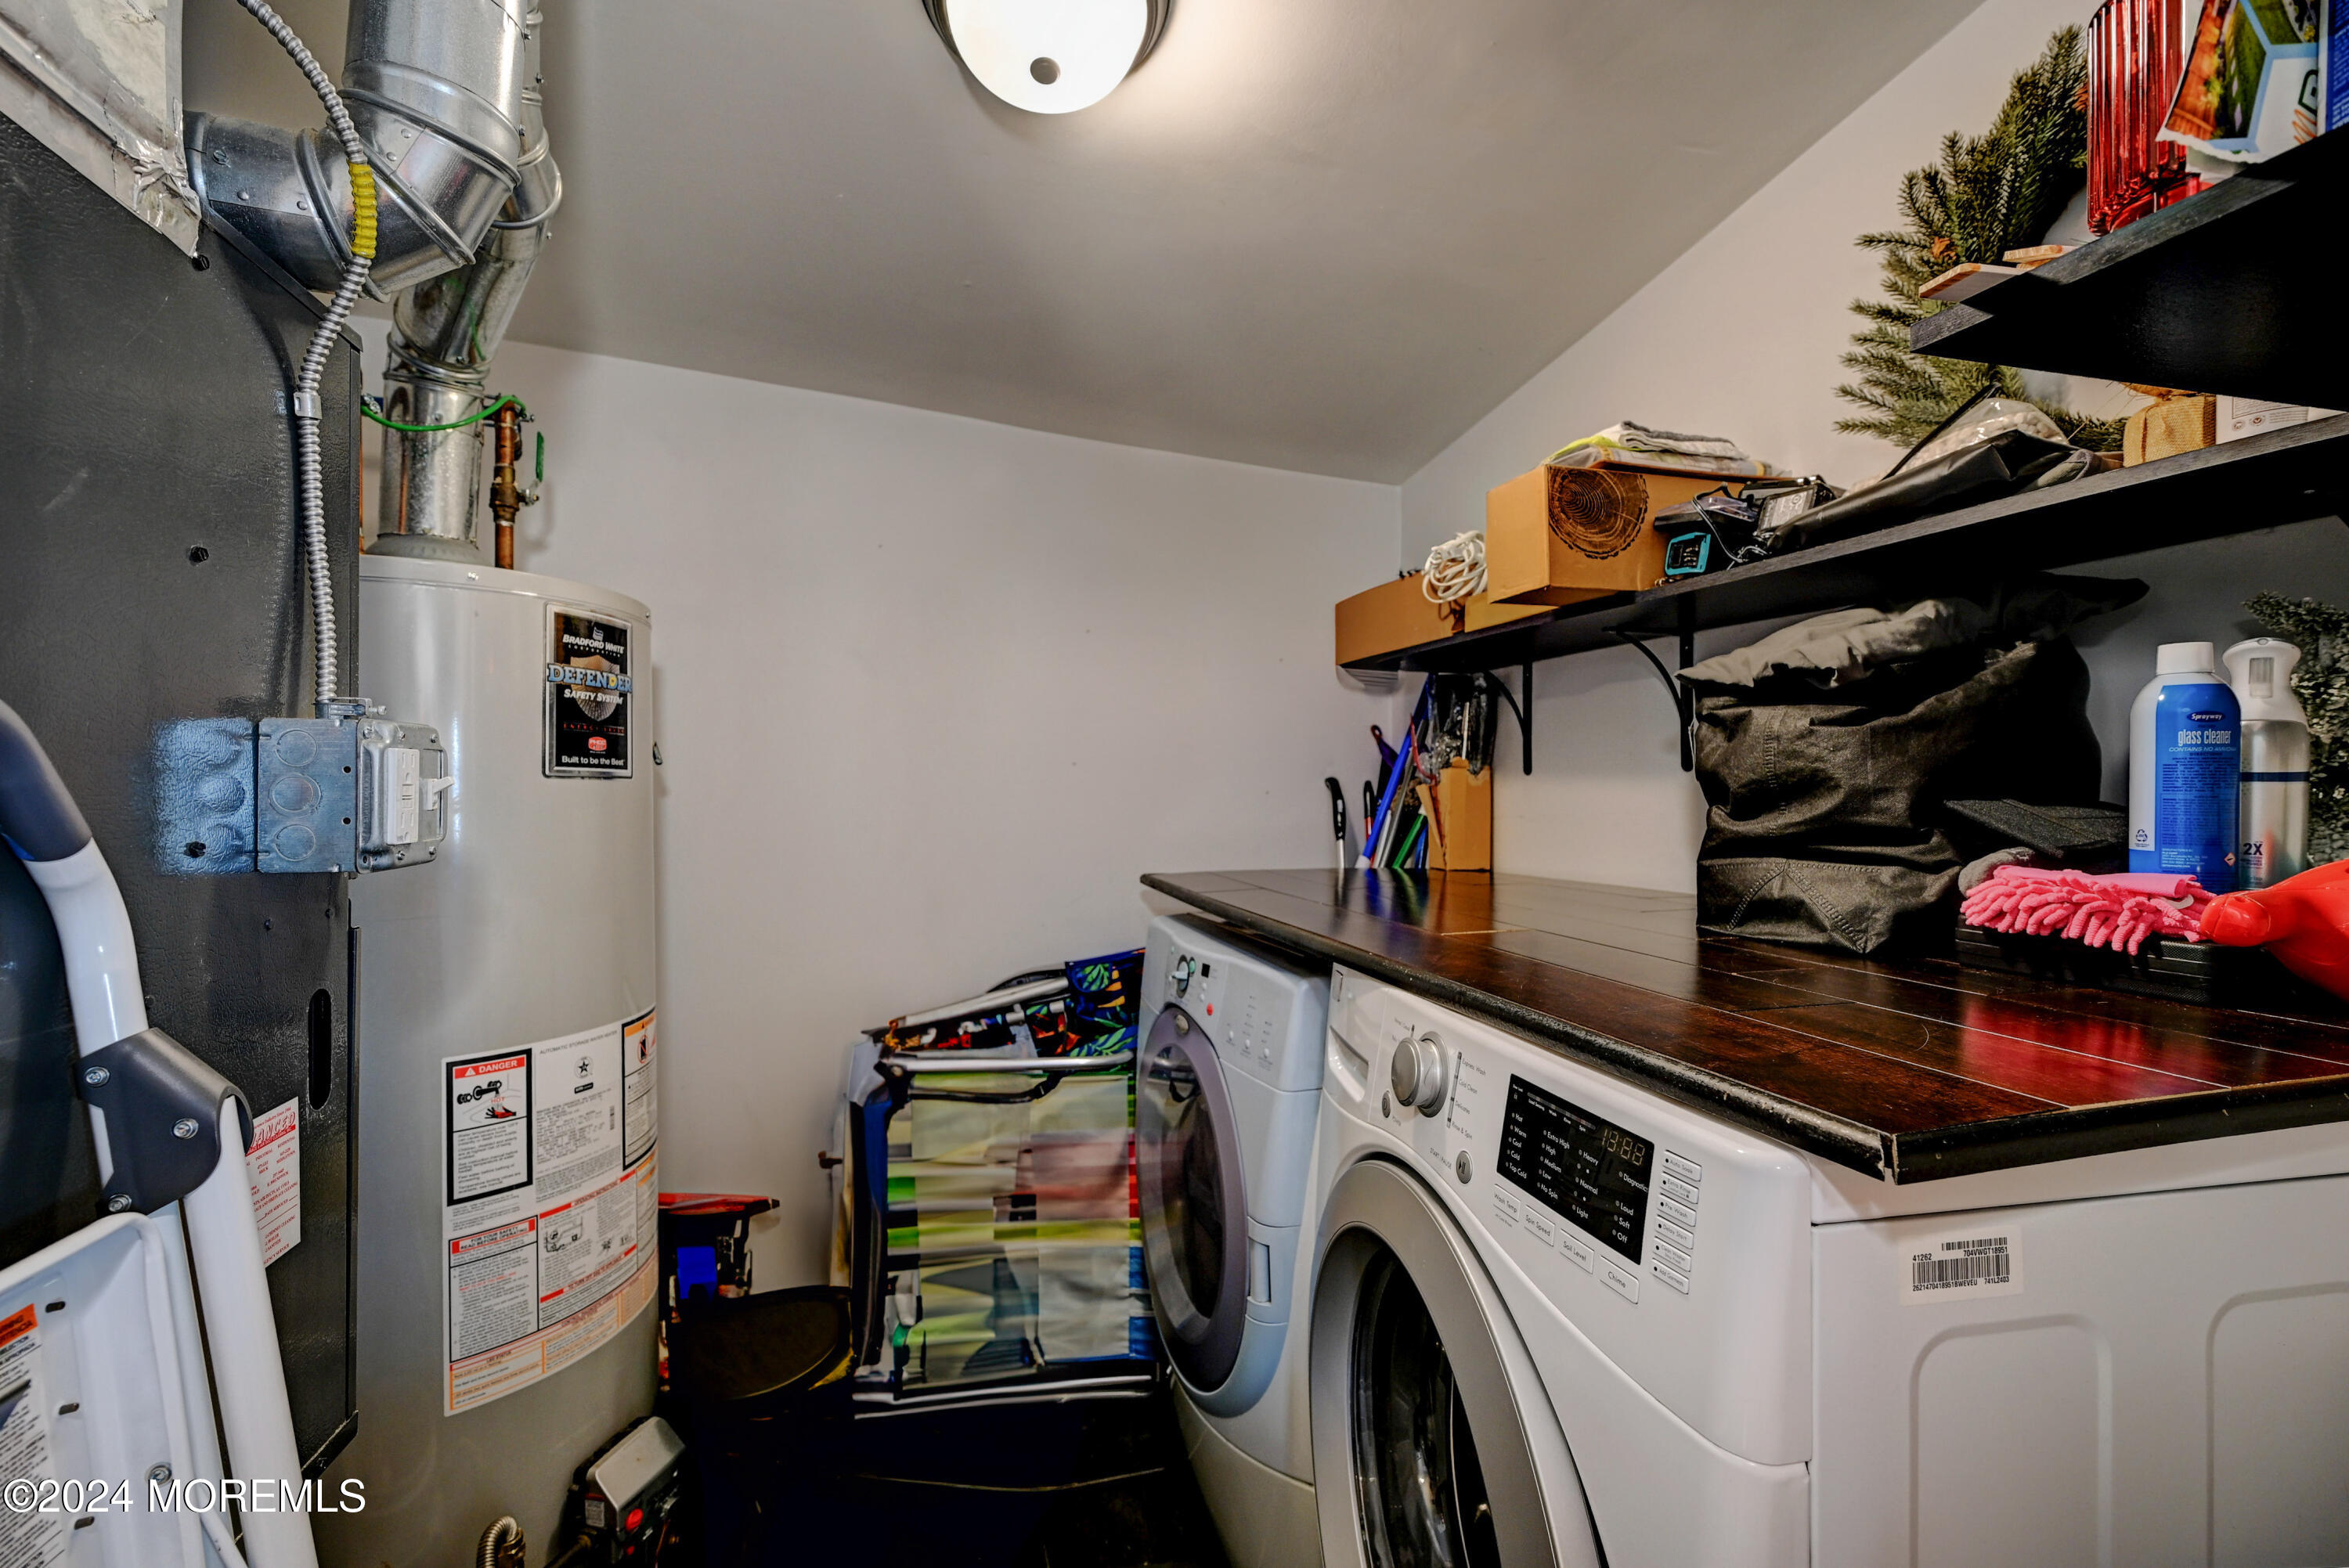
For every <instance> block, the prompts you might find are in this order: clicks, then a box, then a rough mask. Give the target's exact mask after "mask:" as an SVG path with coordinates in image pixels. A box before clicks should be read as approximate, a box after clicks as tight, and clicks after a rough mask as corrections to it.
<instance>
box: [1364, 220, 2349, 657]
mask: <svg viewBox="0 0 2349 1568" xmlns="http://www.w3.org/2000/svg"><path fill="white" fill-rule="evenodd" d="M2224 190H2225V187H2223V186H2222V187H2220V192H2213V194H2218V193H2221V192H2223V191H2224ZM2198 200H2199V198H2198ZM2175 210H2176V209H2173V211H2175ZM2152 221H2153V220H2150V219H2148V220H2147V222H2152ZM1999 286H2000V287H2005V286H2006V285H2005V284H2001V285H1999ZM2344 494H2349V415H2344V416H2337V417H2335V418H2329V419H2323V420H2320V421H2318V422H2316V423H2314V424H2309V425H2300V426H2295V427H2292V428H2287V429H2282V430H2271V431H2269V432H2267V433H2266V434H2264V435H2259V436H2253V437H2251V438H2249V439H2246V440H2241V441H2230V442H2229V443H2228V444H2226V445H2225V446H2220V447H2206V448H2204V449H2202V450H2200V451H2198V452H2185V453H2181V454H2180V455H2178V456H2177V457H2174V458H2165V459H2161V460H2160V461H2158V462H2152V463H2147V464H2145V465H2144V466H2142V467H2140V468H2134V469H2116V470H2115V471H2113V472H2111V473H2105V474H2097V475H2095V476H2093V477H2091V478H2088V479H2085V480H2075V481H2074V482H2073V483H2071V484H2068V485H2062V486H2058V487H2057V488H2055V489H2054V490H2033V491H2030V492H2027V493H2025V494H2023V495H2019V496H2010V497H2008V498H2007V499H2006V500H1995V501H1990V502H1987V503H1985V504H1984V505H1982V506H1972V507H1967V508H1965V509H1964V510H1963V511H1951V512H1944V513H1942V514H1941V515H1940V516H1938V517H1930V518H1926V519H1924V520H1922V521H1918V522H1910V523H1904V524H1902V525H1901V526H1899V527H1898V528H1888V529H1885V530H1882V531H1879V532H1876V533H1868V534H1863V535H1861V536H1860V537H1858V538H1857V539H1847V540H1844V541H1842V542H1839V543H1835V544H1823V545H1819V546H1817V547H1816V548H1815V549H1810V550H1803V551H1797V552H1794V553H1793V554H1790V555H1782V556H1776V557H1773V558H1772V559H1769V560H1766V561H1757V562H1754V563H1753V564H1752V565H1748V566H1739V567H1733V568H1732V569H1731V570H1729V571H1727V572H1720V573H1713V574H1712V575H1710V576H1705V577H1692V578H1689V579H1686V580H1684V581H1682V582H1679V583H1669V584H1667V585H1665V586H1663V587H1661V588H1651V589H1648V590H1647V591H1645V592H1643V593H1619V594H1615V595H1612V596H1610V597H1609V598H1605V599H1588V600H1585V601H1583V602H1582V603H1578V604H1568V605H1564V606H1562V607H1560V608H1558V609H1557V610H1554V611H1551V612H1549V613H1548V614H1542V615H1534V616H1528V617H1527V618H1526V619H1524V620H1521V621H1511V622H1508V623H1507V624H1504V625H1499V626H1492V627H1487V628H1486V629H1485V630H1483V631H1480V632H1468V633H1464V634H1461V635H1459V636H1454V637H1444V638H1442V639H1440V640H1438V641H1436V642H1432V643H1422V644H1419V645H1417V646H1414V647H1408V648H1399V649H1397V650H1395V651H1394V652H1392V653H1387V654H1381V655H1379V656H1378V657H1376V658H1370V659H1360V660H1356V661H1355V662H1354V663H1352V664H1350V665H1347V666H1346V667H1347V668H1349V669H1354V670H1363V671H1372V670H1408V671H1434V670H1497V669H1505V668H1507V667H1509V666H1510V665H1530V664H1532V663H1534V662H1535V661H1537V660H1540V659H1553V658H1558V657H1561V656H1563V655H1568V654H1579V653H1587V652H1588V651H1590V650H1591V649H1594V648H1611V647H1618V646H1620V645H1621V644H1622V641H1623V640H1624V639H1625V638H1626V637H1634V638H1646V637H1676V636H1693V635H1694V634H1696V633H1698V632H1702V631H1710V630H1713V629H1714V628H1717V627H1723V626H1738V625H1744V624H1748V623H1750V622H1754V621H1762V620H1769V619H1773V618H1775V617H1778V616H1786V615H1810V614H1818V613H1820V612H1822V611H1826V610H1836V609H1841V608H1842V607H1844V606H1845V605H1847V604H1859V603H1875V602H1879V601H1889V600H1894V599H1898V598H1900V597H1902V596H1908V597H1921V596H1923V595H1926V594H1930V593H1960V592H1964V591H1966V590H1968V589H1971V588H1984V587H1988V586H1990V585H1992V584H1993V583H1998V582H2000V581H2002V580H2004V579H2008V578H2012V577H2013V576H2015V575H2016V574H2017V573H2025V572H2036V571H2050V570H2056V569H2060V568H2064V567H2072V566H2080V565H2085V564H2086V563H2087V562H2095V561H2109V560H2111V559H2113V558H2114V557H2116V556H2122V555H2135V554H2137V553H2140V552H2144V551H2148V550H2163V549H2168V548H2169V547H2170V546H2173V545H2178V544H2189V543H2192V542H2195V541H2197V540H2202V539H2219V538H2223V537H2225V536H2227V535H2229V534H2236V533H2250V532H2252V531H2257V530H2259V529H2262V528H2272V527H2275V526H2276V525H2278V524H2280V523H2287V522H2301V521H2307V520H2308V519H2311V518H2318V517H2330V516H2337V515H2339V513H2340V512H2341V511H2342V508H2343V506H2344Z"/></svg>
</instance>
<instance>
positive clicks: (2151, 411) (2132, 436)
mask: <svg viewBox="0 0 2349 1568" xmlns="http://www.w3.org/2000/svg"><path fill="white" fill-rule="evenodd" d="M2218 443H2219V399H2218V398H2216V397H2201V396H2191V397H2163V398H2160V399H2158V401H2156V402H2153V403H2149V404H2147V405H2146V407H2142V408H2139V409H2138V410H2137V412H2136V413H2134V414H2131V415H2130V416H2129V417H2128V423H2127V425H2126V426H2125V427H2123V428H2122V431H2121V466H2122V467H2123V468H2129V469H2133V468H2136V467H2137V465H2138V464H2140V463H2151V462H2158V461H2159V460H2160V459H2163V458H2171V457H2176V456H2177V455H2178V453H2180V452H2199V451H2200V450H2201V449H2203V448H2205V447H2213V446H2216V445H2218Z"/></svg>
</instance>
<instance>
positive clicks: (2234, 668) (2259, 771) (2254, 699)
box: [2227, 637, 2308, 888]
mask: <svg viewBox="0 0 2349 1568" xmlns="http://www.w3.org/2000/svg"><path fill="white" fill-rule="evenodd" d="M2298 663H2300V650H2299V649H2298V648H2296V647H2294V646H2292V645H2291V644H2290V643H2287V642H2284V641H2282V639H2281V638H2277V637H2253V638H2252V639H2251V641H2249V642H2245V643H2237V644H2236V645H2234V646H2233V647H2231V648H2229V649H2228V650H2227V675H2228V678H2229V680H2230V683H2231V684H2232V685H2233V686H2234V688H2235V697H2236V700H2237V701H2238V702H2240V703H2241V704H2242V708H2243V761H2242V784H2243V797H2242V817H2241V820H2242V827H2241V830H2240V836H2241V839H2242V849H2241V851H2240V853H2241V860H2240V863H2239V864H2238V865H2237V867H2236V872H2237V882H2236V885H2237V886H2238V887H2242V888H2263V887H2271V886H2273V885H2274V884H2275V883H2277V882H2282V881H2283V879H2284V878H2286V877H2289V876H2297V875H2299V874H2300V873H2301V872H2304V871H2306V870H2307V869H2308V715H2307V714H2306V713H2305V712H2303V711H2302V708H2301V706H2300V701H2299V699H2298V698H2296V697H2294V696H2292V685H2291V677H2292V666H2293V665H2297V664H2298Z"/></svg>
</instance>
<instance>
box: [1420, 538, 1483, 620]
mask: <svg viewBox="0 0 2349 1568" xmlns="http://www.w3.org/2000/svg"><path fill="white" fill-rule="evenodd" d="M1419 591H1420V592H1421V593H1424V594H1426V595H1427V596H1428V598H1429V599H1430V600H1432V601H1433V602H1434V603H1438V604H1449V603H1452V601H1453V600H1454V599H1465V598H1468V597H1470V596H1471V595H1472V594H1476V593H1483V592H1484V591H1485V535H1484V533H1483V531H1481V530H1478V529H1474V528H1472V529H1470V530H1468V531H1466V532H1465V533H1457V534H1454V535H1453V536H1452V537H1451V538H1450V539H1447V540H1445V541H1444V542H1443V543H1441V544H1439V545H1437V546H1436V547H1435V548H1434V549H1433V550H1431V551H1429V552H1427V570H1426V572H1424V573H1422V574H1421V576H1420V579H1419Z"/></svg>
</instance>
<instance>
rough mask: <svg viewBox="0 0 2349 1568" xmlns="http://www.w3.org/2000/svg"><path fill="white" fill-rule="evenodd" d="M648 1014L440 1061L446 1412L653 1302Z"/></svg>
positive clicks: (585, 1342)
mask: <svg viewBox="0 0 2349 1568" xmlns="http://www.w3.org/2000/svg"><path fill="white" fill-rule="evenodd" d="M654 1037H655V1028H654V1016H653V1014H651V1013H650V1012H647V1013H645V1014H643V1015H641V1016H637V1017H634V1018H629V1019H626V1020H624V1021H622V1022H619V1023H613V1024H606V1025H605V1026H602V1027H600V1028H595V1029H586V1030H583V1031H582V1032H580V1033H578V1034H576V1035H566V1036H564V1037H562V1038H561V1039H554V1040H542V1041H540V1042H539V1043H537V1044H535V1045H531V1046H523V1047H517V1048H512V1049H508V1050H502V1051H495V1052H490V1053H486V1054H481V1055H475V1056H467V1057H447V1058H445V1059H444V1060H443V1061H442V1062H441V1064H440V1067H441V1071H440V1096H441V1105H442V1109H443V1112H444V1115H445V1127H446V1130H447V1139H446V1149H445V1152H444V1156H443V1167H444V1170H445V1171H446V1180H445V1182H444V1191H443V1199H444V1207H443V1209H442V1211H441V1234H440V1240H441V1250H442V1264H443V1266H444V1267H445V1269H446V1271H447V1279H448V1288H447V1292H446V1295H445V1302H444V1310H445V1312H446V1315H447V1326H448V1333H447V1335H446V1344H447V1346H448V1356H449V1380H448V1383H447V1386H446V1387H445V1390H444V1394H445V1398H444V1399H443V1403H442V1408H443V1410H444V1411H445V1412H446V1413H447V1414H449V1415H452V1416H453V1415H456V1414H457V1413H459V1412H460V1411H462V1410H470V1409H471V1408H475V1407H476V1406H479V1405H482V1404H486V1403H488V1402H489V1401H490V1400H492V1399H495V1398H500V1397H502V1396H503V1395H506V1394H511V1393H512V1392H513V1391H514V1390H516V1389H518V1388H526V1387H529V1386H530V1385H531V1384H533V1383H535V1382H537V1381H538V1380H539V1379H540V1378H542V1377H545V1376H547V1375H548V1374H549V1373H552V1372H557V1371H560V1370H561V1369H562V1368H563V1367H566V1366H568V1365H570V1364H571V1363H572V1362H574V1361H576V1360H578V1359H579V1358H580V1357H583V1356H585V1355H587V1354H588V1353H589V1352H590V1351H593V1350H594V1349H595V1347H596V1346H600V1345H602V1344H603V1343H604V1342H605V1341H606V1340H608V1339H610V1338H611V1337H612V1336H614V1335H616V1334H617V1333H618V1332H619V1331H620V1330H621V1329H622V1328H624V1327H626V1326H627V1324H628V1323H629V1322H630V1321H632V1320H633V1319H634V1318H635V1317H636V1314H637V1313H639V1312H641V1311H643V1310H644V1308H645V1305H646V1304H647V1303H648V1302H650V1301H651V1300H652V1295H653V1285H654V1280H655V1276H656V1274H657V1263H658V1261H659V1247H658V1245H657V1236H656V1233H655V1228H654V1227H655V1223H656V1219H657V1213H658V1210H659V1195H658V1193H657V1191H656V1188H655V1181H656V1175H655V1172H656V1170H657V1165H658V1161H657V1158H656V1157H655V1153H654V1140H655V1127H656V1124H657V1117H658V1109H659V1108H658V1104H657V1092H656V1087H655V1078H654V1074H653V1061H654V1045H653V1041H654Z"/></svg>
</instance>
